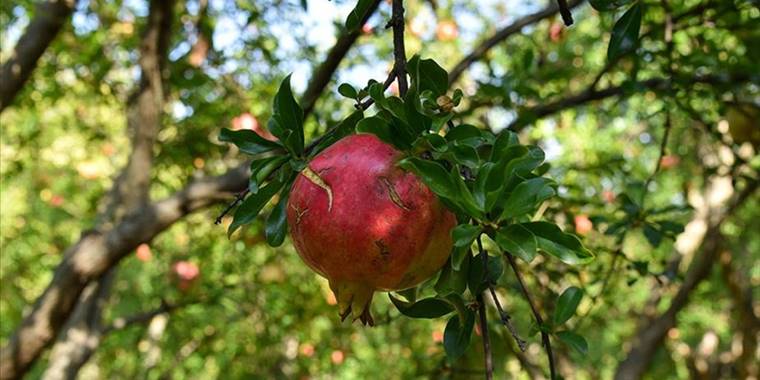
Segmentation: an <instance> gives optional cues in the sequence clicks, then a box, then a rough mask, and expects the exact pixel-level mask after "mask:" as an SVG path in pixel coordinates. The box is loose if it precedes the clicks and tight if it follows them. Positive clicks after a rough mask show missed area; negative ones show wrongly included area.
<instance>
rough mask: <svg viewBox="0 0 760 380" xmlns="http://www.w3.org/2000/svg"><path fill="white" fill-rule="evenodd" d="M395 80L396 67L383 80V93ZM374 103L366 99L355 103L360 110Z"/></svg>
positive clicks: (372, 100)
mask: <svg viewBox="0 0 760 380" xmlns="http://www.w3.org/2000/svg"><path fill="white" fill-rule="evenodd" d="M394 79H396V67H395V66H394V67H393V68H392V69H391V71H390V72H389V73H388V78H386V79H385V82H383V91H385V90H387V89H388V87H390V85H391V83H393V80H394ZM374 103H375V100H374V99H372V98H369V99H367V100H366V101H365V102H363V103H357V104H356V108H357V109H360V110H362V111H363V110H366V109H367V108H369V107H370V106H371V105H372V104H374Z"/></svg>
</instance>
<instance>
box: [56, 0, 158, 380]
mask: <svg viewBox="0 0 760 380" xmlns="http://www.w3.org/2000/svg"><path fill="white" fill-rule="evenodd" d="M172 6H173V1H164V0H154V1H152V2H151V4H150V11H149V14H148V23H147V26H146V29H145V32H144V33H143V36H142V42H141V44H140V60H139V65H140V72H141V75H140V82H139V83H138V86H137V89H136V91H135V93H134V95H133V96H132V98H131V101H130V103H129V105H128V110H127V113H128V115H127V129H128V130H129V131H130V133H131V140H132V152H131V154H130V157H129V160H128V161H127V165H126V167H125V168H124V169H123V170H122V172H121V174H120V175H119V177H118V178H117V179H116V181H115V182H114V185H113V188H112V189H111V192H110V193H109V196H108V197H107V207H106V209H105V211H104V212H103V213H102V214H101V215H100V217H99V218H98V219H99V220H100V222H99V225H101V226H102V225H109V224H110V225H113V224H115V223H118V222H119V221H120V220H121V218H122V217H123V216H124V215H125V214H128V213H130V212H135V211H137V210H139V209H140V208H142V207H143V206H145V204H147V203H148V201H149V190H150V178H151V168H152V166H153V146H154V144H155V140H156V136H157V134H158V131H159V130H160V128H161V116H162V114H163V108H164V93H165V89H164V80H163V75H162V73H163V70H164V68H165V66H166V59H167V58H166V57H167V53H168V47H169V46H168V45H169V37H170V35H171V21H172ZM116 273H117V271H116V268H111V269H110V270H109V271H108V273H107V274H106V275H105V276H103V277H102V278H101V279H99V280H97V281H95V282H92V283H90V284H89V285H87V287H86V288H85V290H84V291H83V294H82V296H81V297H80V299H79V302H78V304H77V306H76V307H75V309H74V312H73V313H72V315H71V317H70V318H69V320H68V321H67V322H66V324H65V325H64V328H63V330H62V331H61V333H60V334H59V336H58V341H57V342H56V344H55V346H54V347H53V350H52V352H51V354H50V359H49V364H48V368H47V369H46V370H45V373H44V374H43V379H46V380H58V379H74V378H76V375H77V373H78V372H79V370H80V369H81V367H82V366H83V365H84V364H85V363H86V362H87V361H88V360H89V358H90V357H91V356H92V353H93V352H94V351H95V349H97V347H98V346H99V345H100V340H101V337H102V334H101V330H102V312H103V309H104V307H105V304H106V303H107V301H108V298H109V296H110V293H111V284H112V283H113V280H114V277H115V276H116Z"/></svg>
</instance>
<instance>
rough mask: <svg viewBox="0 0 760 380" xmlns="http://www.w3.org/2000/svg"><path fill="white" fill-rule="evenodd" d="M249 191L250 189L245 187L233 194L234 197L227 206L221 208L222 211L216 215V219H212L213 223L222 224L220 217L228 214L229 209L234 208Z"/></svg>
mask: <svg viewBox="0 0 760 380" xmlns="http://www.w3.org/2000/svg"><path fill="white" fill-rule="evenodd" d="M249 191H250V190H249V189H245V190H243V191H241V192H239V193H238V194H237V195H236V196H235V199H234V200H233V201H232V202H230V204H228V205H227V207H225V208H224V210H222V213H221V214H219V216H217V217H216V220H215V221H214V224H222V219H223V218H224V217H225V216H227V214H229V213H230V211H232V209H233V208H235V206H237V205H238V203H240V202H242V201H243V198H245V196H246V195H248V192H249Z"/></svg>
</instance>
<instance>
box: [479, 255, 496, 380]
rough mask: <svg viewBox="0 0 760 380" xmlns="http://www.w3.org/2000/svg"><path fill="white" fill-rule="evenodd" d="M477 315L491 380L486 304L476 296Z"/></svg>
mask: <svg viewBox="0 0 760 380" xmlns="http://www.w3.org/2000/svg"><path fill="white" fill-rule="evenodd" d="M486 260H488V257H486ZM477 299H478V314H479V315H480V333H481V334H483V356H484V360H485V366H486V380H491V379H493V353H492V352H491V338H490V337H489V336H488V316H487V315H486V302H485V300H484V299H483V295H482V294H480V295H478V298H477Z"/></svg>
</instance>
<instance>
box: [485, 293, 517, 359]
mask: <svg viewBox="0 0 760 380" xmlns="http://www.w3.org/2000/svg"><path fill="white" fill-rule="evenodd" d="M488 289H489V290H490V291H491V298H493V303H494V304H496V310H498V311H499V317H500V318H501V323H502V324H503V325H504V326H506V327H507V330H509V333H510V334H512V338H513V339H514V340H515V342H516V343H517V347H518V348H520V351H522V352H525V341H524V340H523V339H522V338H520V335H519V334H518V333H517V329H516V328H515V326H514V325H513V324H512V317H511V316H510V315H509V313H507V312H506V311H505V310H504V309H503V308H502V307H501V302H499V297H497V296H496V290H494V288H493V286H489V287H488Z"/></svg>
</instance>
